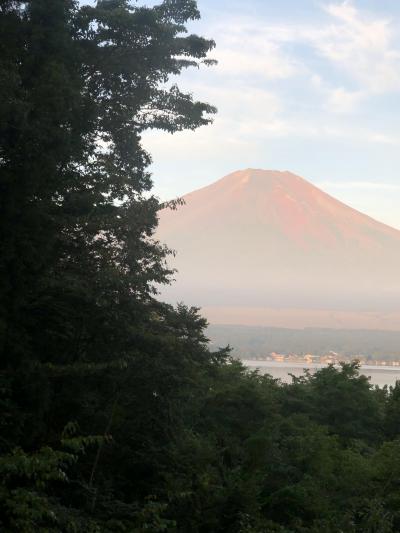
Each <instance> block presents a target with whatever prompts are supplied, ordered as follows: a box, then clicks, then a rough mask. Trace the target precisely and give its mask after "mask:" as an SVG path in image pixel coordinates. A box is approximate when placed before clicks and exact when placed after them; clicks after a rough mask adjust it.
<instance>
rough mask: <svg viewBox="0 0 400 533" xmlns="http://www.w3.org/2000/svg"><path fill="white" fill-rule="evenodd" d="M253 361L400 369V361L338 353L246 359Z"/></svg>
mask: <svg viewBox="0 0 400 533" xmlns="http://www.w3.org/2000/svg"><path fill="white" fill-rule="evenodd" d="M246 359H248V360H252V361H274V362H276V363H303V364H307V365H310V364H324V365H329V364H333V365H338V364H339V363H341V362H343V361H345V362H350V361H354V360H357V361H359V362H360V363H361V364H362V365H372V366H396V367H400V361H392V360H385V359H373V358H371V357H370V356H366V355H352V356H348V355H343V354H339V353H336V352H328V353H327V354H325V355H314V354H305V355H298V354H295V353H290V354H281V353H276V352H271V353H269V354H267V355H259V356H251V357H248V358H246Z"/></svg>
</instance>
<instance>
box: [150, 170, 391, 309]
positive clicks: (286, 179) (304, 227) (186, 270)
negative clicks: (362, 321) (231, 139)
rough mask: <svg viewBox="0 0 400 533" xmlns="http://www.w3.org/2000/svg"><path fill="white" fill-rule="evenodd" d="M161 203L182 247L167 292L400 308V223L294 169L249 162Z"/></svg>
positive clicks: (164, 222) (280, 303)
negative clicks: (170, 204)
mask: <svg viewBox="0 0 400 533" xmlns="http://www.w3.org/2000/svg"><path fill="white" fill-rule="evenodd" d="M184 200H185V205H184V206H182V207H180V208H179V209H178V210H177V211H171V210H163V211H161V212H160V225H159V230H158V234H157V238H158V239H160V240H161V241H162V242H164V243H166V244H167V245H168V246H169V247H171V248H173V249H175V250H176V251H177V255H176V258H174V259H171V260H170V265H171V266H173V267H175V268H177V269H178V273H177V275H176V280H177V281H176V283H174V284H173V286H171V287H170V288H168V289H167V290H166V291H164V297H166V298H167V299H169V300H170V301H179V300H183V301H185V302H188V303H190V304H197V305H199V306H205V307H210V306H223V307H225V308H226V307H229V306H232V307H235V308H238V307H243V308H245V307H247V308H249V307H253V308H254V307H257V308H260V307H266V308H278V307H279V308H289V307H290V308H302V309H313V308H314V309H317V308H319V309H335V310H342V311H396V310H397V309H400V305H399V302H400V231H398V230H395V229H393V228H390V227H389V226H386V225H384V224H382V223H380V222H377V221H375V220H373V219H372V218H370V217H368V216H366V215H364V214H362V213H360V212H358V211H356V210H354V209H352V208H350V207H348V206H346V205H345V204H343V203H342V202H339V201H338V200H336V199H334V198H332V197H331V196H329V195H328V194H326V193H324V192H323V191H321V190H320V189H318V188H317V187H315V186H313V185H311V184H310V183H308V182H307V181H306V180H304V179H303V178H300V177H299V176H296V175H294V174H292V173H290V172H278V171H266V170H253V169H248V170H244V171H239V172H235V173H233V174H230V175H228V176H225V177H224V178H222V179H221V180H219V181H217V182H215V183H213V184H212V185H209V186H207V187H204V188H203V189H200V190H197V191H194V192H192V193H190V194H188V195H186V196H185V197H184Z"/></svg>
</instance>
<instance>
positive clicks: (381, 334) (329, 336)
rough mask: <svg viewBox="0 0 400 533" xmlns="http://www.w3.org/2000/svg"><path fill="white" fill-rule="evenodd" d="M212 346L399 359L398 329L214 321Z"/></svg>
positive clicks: (241, 351) (243, 351)
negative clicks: (243, 323)
mask: <svg viewBox="0 0 400 533" xmlns="http://www.w3.org/2000/svg"><path fill="white" fill-rule="evenodd" d="M207 335H208V337H209V339H210V341H211V343H212V345H213V346H226V345H228V344H229V345H230V346H231V347H232V349H233V354H234V355H235V356H238V357H241V358H244V359H245V358H252V357H262V356H266V355H268V354H270V353H271V352H277V353H282V354H289V353H296V354H299V355H305V354H307V353H312V354H315V355H324V354H327V353H328V352H330V351H334V352H337V353H339V354H342V355H344V356H349V357H351V356H357V355H364V356H365V357H367V358H371V359H376V360H396V359H400V331H377V330H356V329H355V330H349V329H327V328H326V329H323V328H304V329H286V328H267V327H256V326H239V325H238V326H234V325H215V324H214V325H213V324H210V325H209V326H208V329H207Z"/></svg>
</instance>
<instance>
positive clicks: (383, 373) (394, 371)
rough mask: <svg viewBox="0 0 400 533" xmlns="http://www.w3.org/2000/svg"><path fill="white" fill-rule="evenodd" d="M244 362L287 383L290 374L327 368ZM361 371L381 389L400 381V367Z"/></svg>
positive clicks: (318, 365)
mask: <svg viewBox="0 0 400 533" xmlns="http://www.w3.org/2000/svg"><path fill="white" fill-rule="evenodd" d="M242 362H243V364H244V365H246V366H247V367H248V368H250V369H256V368H258V369H259V370H260V372H261V373H262V374H271V376H272V377H274V378H279V379H281V380H282V381H284V382H287V383H288V382H290V381H291V378H290V376H289V374H293V375H295V376H301V375H302V374H303V369H304V368H307V369H309V370H311V371H314V372H315V371H316V370H318V369H320V368H324V367H325V366H327V365H324V364H322V363H313V364H307V363H290V362H288V363H284V362H283V363H278V362H276V361H255V360H247V359H246V360H242ZM360 370H361V373H362V374H364V375H365V376H367V377H370V381H371V383H372V384H373V385H379V387H383V386H384V385H394V384H395V383H396V380H400V367H390V366H371V365H362V366H361V369H360Z"/></svg>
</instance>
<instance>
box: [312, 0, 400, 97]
mask: <svg viewBox="0 0 400 533" xmlns="http://www.w3.org/2000/svg"><path fill="white" fill-rule="evenodd" d="M325 10H326V12H327V13H328V14H329V15H331V17H332V18H333V22H332V23H331V24H329V25H328V26H326V27H324V28H321V29H320V30H317V31H313V32H312V33H310V41H311V42H312V44H313V45H314V47H315V48H316V50H317V51H318V52H319V53H320V54H321V55H322V56H323V57H325V58H326V59H328V60H329V61H331V62H333V63H335V64H336V65H337V66H338V67H339V68H342V69H343V70H344V71H345V72H346V73H347V75H349V76H350V77H351V78H352V79H353V80H354V81H355V82H357V83H358V84H359V86H360V88H361V89H364V90H365V91H369V92H372V93H382V92H387V91H393V90H399V89H400V51H399V50H398V49H397V48H396V46H395V45H394V38H393V37H394V34H393V30H392V25H391V22H390V20H387V19H384V18H376V17H373V16H372V15H369V14H366V13H364V12H362V11H361V10H359V9H357V8H356V7H355V5H354V4H353V3H351V2H347V1H346V2H342V3H339V4H329V5H327V6H325Z"/></svg>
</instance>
